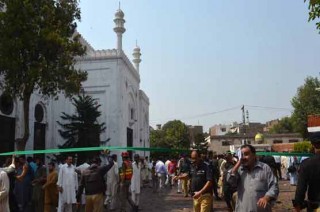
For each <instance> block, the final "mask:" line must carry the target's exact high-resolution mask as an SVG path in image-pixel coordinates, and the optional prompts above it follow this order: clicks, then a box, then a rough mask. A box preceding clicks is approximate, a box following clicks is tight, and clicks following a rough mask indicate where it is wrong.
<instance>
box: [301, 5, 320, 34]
mask: <svg viewBox="0 0 320 212" xmlns="http://www.w3.org/2000/svg"><path fill="white" fill-rule="evenodd" d="M304 1H305V2H306V0H304ZM319 18H320V0H310V1H309V20H308V21H314V20H316V19H319ZM316 27H317V29H318V30H319V33H320V22H316Z"/></svg>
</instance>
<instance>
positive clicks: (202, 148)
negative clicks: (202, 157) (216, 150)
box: [193, 133, 209, 154]
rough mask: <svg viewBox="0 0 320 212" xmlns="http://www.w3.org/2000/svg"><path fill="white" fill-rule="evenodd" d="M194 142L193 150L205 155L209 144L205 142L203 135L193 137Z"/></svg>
mask: <svg viewBox="0 0 320 212" xmlns="http://www.w3.org/2000/svg"><path fill="white" fill-rule="evenodd" d="M194 140H195V141H194V145H193V148H194V149H197V150H198V151H199V152H200V153H203V154H207V150H208V147H209V144H208V143H207V142H206V140H205V137H204V135H203V133H198V134H197V135H195V138H194Z"/></svg>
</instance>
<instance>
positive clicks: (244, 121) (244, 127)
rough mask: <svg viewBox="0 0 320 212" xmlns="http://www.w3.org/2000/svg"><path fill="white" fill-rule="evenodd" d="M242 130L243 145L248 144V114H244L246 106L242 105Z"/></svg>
mask: <svg viewBox="0 0 320 212" xmlns="http://www.w3.org/2000/svg"><path fill="white" fill-rule="evenodd" d="M241 110H242V129H243V141H242V144H247V138H246V114H245V112H244V105H242V108H241Z"/></svg>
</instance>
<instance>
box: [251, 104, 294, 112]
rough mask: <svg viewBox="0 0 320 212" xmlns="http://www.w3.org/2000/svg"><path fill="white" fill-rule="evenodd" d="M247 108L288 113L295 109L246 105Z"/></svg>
mask: <svg viewBox="0 0 320 212" xmlns="http://www.w3.org/2000/svg"><path fill="white" fill-rule="evenodd" d="M245 106H246V107H251V108H260V109H265V110H286V111H292V110H293V109H290V108H283V107H267V106H258V105H245Z"/></svg>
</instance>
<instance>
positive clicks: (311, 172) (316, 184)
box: [293, 133, 320, 212]
mask: <svg viewBox="0 0 320 212" xmlns="http://www.w3.org/2000/svg"><path fill="white" fill-rule="evenodd" d="M310 138H311V139H310V140H311V143H312V145H313V147H314V151H315V155H314V156H313V157H311V158H308V159H306V160H304V161H303V162H302V163H301V165H300V169H299V178H298V185H297V189H296V194H295V199H294V200H293V206H294V208H295V211H296V212H300V211H301V210H302V208H303V205H304V198H305V194H306V191H308V204H307V205H308V211H319V210H320V133H317V134H315V135H314V136H312V135H311V136H310Z"/></svg>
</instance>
